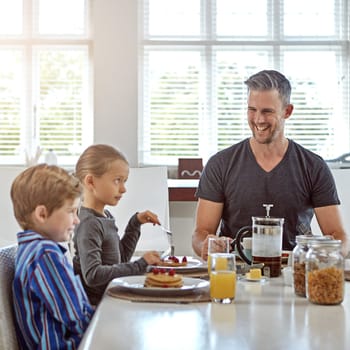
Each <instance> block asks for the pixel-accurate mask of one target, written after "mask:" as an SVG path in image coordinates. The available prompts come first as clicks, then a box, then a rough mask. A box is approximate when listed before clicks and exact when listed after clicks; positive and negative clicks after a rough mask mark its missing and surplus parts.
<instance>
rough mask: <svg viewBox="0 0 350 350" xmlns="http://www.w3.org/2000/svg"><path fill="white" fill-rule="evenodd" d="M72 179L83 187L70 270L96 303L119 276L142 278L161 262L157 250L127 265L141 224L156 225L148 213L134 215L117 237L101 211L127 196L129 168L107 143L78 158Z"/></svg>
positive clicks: (106, 213)
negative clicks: (74, 177)
mask: <svg viewBox="0 0 350 350" xmlns="http://www.w3.org/2000/svg"><path fill="white" fill-rule="evenodd" d="M75 175H76V176H77V177H78V179H79V180H80V181H81V183H82V184H83V189H84V191H83V203H82V207H81V208H80V211H79V219H80V224H79V225H78V226H77V227H76V228H75V234H74V238H73V241H74V248H75V256H74V257H73V266H74V271H75V273H77V274H79V275H80V276H81V279H82V282H83V285H84V288H85V290H86V292H87V294H88V297H89V299H90V302H91V304H93V305H97V304H98V303H99V301H100V300H101V298H102V296H103V293H104V291H105V289H106V287H107V285H108V283H109V282H110V281H111V280H112V279H114V278H116V277H121V276H128V275H140V274H143V273H145V272H146V269H147V266H148V265H153V264H158V263H159V262H160V257H159V254H158V253H157V252H155V251H149V252H146V253H145V254H144V255H143V256H142V257H141V258H140V259H138V260H136V261H134V262H130V259H131V257H132V255H133V253H134V251H135V248H136V244H137V242H138V240H139V237H140V227H141V225H142V224H145V223H152V224H154V225H156V224H157V225H160V222H159V220H158V217H157V215H156V214H154V213H153V212H151V211H149V210H146V211H144V212H138V213H135V214H134V215H133V216H132V217H131V218H130V220H129V223H128V225H127V227H126V229H125V233H124V235H123V237H122V238H120V236H119V233H118V228H117V226H116V224H115V219H114V217H113V216H112V214H111V213H110V212H109V211H108V210H107V209H106V208H105V206H106V205H110V206H115V205H117V204H118V202H119V201H120V200H121V198H122V196H123V194H124V193H125V192H126V188H125V183H126V181H127V179H128V175H129V164H128V161H127V160H126V158H125V156H124V155H123V154H122V153H121V152H119V151H118V150H116V149H115V148H113V147H111V146H109V145H102V144H100V145H92V146H90V147H88V148H87V149H86V150H85V151H84V152H83V153H82V154H81V156H80V158H79V160H78V162H77V164H76V168H75Z"/></svg>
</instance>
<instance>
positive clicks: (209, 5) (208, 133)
mask: <svg viewBox="0 0 350 350" xmlns="http://www.w3.org/2000/svg"><path fill="white" fill-rule="evenodd" d="M336 1H337V5H338V6H342V9H341V10H340V13H341V14H342V23H343V26H342V28H347V30H345V32H344V33H343V34H342V37H341V39H339V35H337V34H339V32H338V33H336V35H335V37H320V38H317V40H316V39H313V38H312V37H302V38H301V37H297V36H296V37H292V36H290V37H288V38H287V37H286V38H283V37H282V35H281V33H280V29H279V27H278V25H277V24H276V23H274V25H272V24H273V23H271V22H270V24H271V25H270V26H269V29H270V30H269V34H268V36H269V37H268V38H267V39H266V38H265V39H263V40H262V39H261V38H255V39H254V40H249V41H248V40H247V41H245V40H244V38H241V39H240V40H232V39H231V38H222V37H221V38H216V37H215V35H214V29H213V28H214V25H215V23H214V22H213V21H211V14H212V13H213V11H214V5H215V0H201V9H202V11H203V14H204V15H203V16H202V17H201V19H202V23H201V34H200V35H199V36H198V37H197V38H190V37H186V38H180V37H177V38H175V37H173V38H171V37H164V36H162V35H158V36H151V35H149V34H148V33H149V30H148V28H149V23H148V21H147V19H146V17H145V16H144V12H145V11H146V12H147V11H148V7H147V6H148V1H147V0H142V1H140V2H139V5H140V6H139V29H140V30H139V130H138V132H139V141H138V156H139V163H140V164H141V165H150V164H155V165H159V164H164V165H176V164H177V158H181V157H183V155H181V154H179V155H178V156H177V157H157V156H152V155H151V154H150V151H149V150H150V142H151V140H150V136H149V135H150V117H149V115H148V113H149V110H150V108H149V103H150V101H149V100H148V98H149V96H148V90H147V88H145V80H146V71H145V65H144V59H145V57H147V51H148V50H150V51H152V50H162V49H167V48H169V49H173V50H177V49H178V50H181V49H182V48H183V47H185V48H188V49H197V50H198V51H201V52H203V57H204V61H205V62H204V63H203V67H205V68H203V70H204V69H205V70H206V84H209V86H210V84H211V83H210V82H213V81H214V77H213V75H212V66H211V62H210V60H211V57H212V56H211V55H212V51H213V48H215V47H216V46H217V45H220V46H221V47H223V48H225V47H227V48H228V47H237V48H238V47H240V46H244V45H245V46H246V47H253V46H255V47H256V48H257V49H259V48H261V49H263V48H265V50H267V51H269V50H270V51H271V52H273V60H272V62H271V65H272V66H273V69H277V70H280V71H282V72H283V71H284V67H283V64H282V63H281V61H280V60H279V58H280V57H281V56H280V55H281V54H283V52H287V51H288V50H289V49H290V48H291V49H293V48H294V49H296V48H298V47H310V48H312V47H315V48H316V47H323V48H327V47H328V48H330V49H332V48H334V49H335V50H337V51H338V52H339V57H343V62H342V73H343V77H344V81H343V82H342V83H344V82H345V83H346V84H347V87H346V89H343V94H345V95H348V96H349V95H350V63H349V62H350V59H349V57H350V37H349V21H350V20H349V18H348V17H349V16H347V15H346V14H350V8H349V7H350V5H349V4H348V1H347V0H344V1H343V0H336ZM281 3H283V0H268V6H269V9H270V11H272V12H273V13H272V17H271V18H279V11H280V9H281ZM281 27H282V25H281ZM337 30H338V31H339V30H340V27H339V26H338V27H337ZM246 39H248V38H246ZM346 57H347V59H346ZM208 67H209V68H208ZM339 67H340V66H339ZM320 70H322V68H321V67H320ZM204 90H205V94H204V95H203V96H202V99H203V100H202V101H201V102H202V103H203V104H206V106H208V107H207V110H206V113H207V114H210V113H211V110H212V109H213V108H214V106H213V103H212V101H213V98H212V95H211V92H210V91H213V90H211V89H210V87H209V88H206V89H204ZM293 91H294V89H293ZM292 98H293V95H292ZM292 103H293V101H292ZM342 111H343V113H342V115H344V113H345V112H346V111H348V115H347V116H346V118H345V119H344V120H345V122H344V123H345V124H348V125H347V132H346V133H344V127H343V126H341V127H339V128H338V129H339V130H338V131H336V132H338V134H337V136H336V138H341V139H342V140H343V145H342V146H341V147H338V149H336V150H334V153H337V154H339V155H340V154H341V153H347V152H349V151H350V125H349V123H350V116H349V114H350V96H349V97H348V98H344V99H343V106H342ZM242 112H244V114H242V118H245V110H244V111H242ZM213 115H215V113H213ZM199 118H201V116H199ZM210 123H211V127H208V125H210ZM288 123H289V121H287V123H286V135H287V137H290V136H289V135H288V128H289V124H288ZM200 124H201V125H202V128H201V131H200V132H201V133H204V136H203V140H202V142H201V145H200V147H199V151H198V154H197V156H198V157H202V158H203V159H204V160H206V159H208V158H209V157H210V156H211V155H212V154H213V153H215V152H216V151H218V150H219V149H217V148H216V147H215V146H213V144H209V145H208V143H207V142H206V141H207V140H212V139H215V137H216V134H215V133H216V121H215V117H213V118H212V119H208V118H204V119H202V120H201V123H200ZM345 126H346V125H345ZM250 134H251V133H250V130H249V129H246V130H243V131H242V138H243V137H244V136H250ZM344 134H345V135H344ZM214 143H215V142H214ZM305 147H307V145H305ZM314 151H315V152H319V153H321V155H322V150H314Z"/></svg>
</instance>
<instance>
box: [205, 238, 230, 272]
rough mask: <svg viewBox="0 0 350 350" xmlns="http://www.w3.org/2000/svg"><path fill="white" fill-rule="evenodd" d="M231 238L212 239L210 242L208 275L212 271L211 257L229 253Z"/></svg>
mask: <svg viewBox="0 0 350 350" xmlns="http://www.w3.org/2000/svg"><path fill="white" fill-rule="evenodd" d="M229 251H230V238H229V237H224V236H223V237H210V238H209V240H208V273H209V275H210V270H211V255H212V254H215V253H229Z"/></svg>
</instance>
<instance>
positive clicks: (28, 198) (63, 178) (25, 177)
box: [11, 164, 82, 230]
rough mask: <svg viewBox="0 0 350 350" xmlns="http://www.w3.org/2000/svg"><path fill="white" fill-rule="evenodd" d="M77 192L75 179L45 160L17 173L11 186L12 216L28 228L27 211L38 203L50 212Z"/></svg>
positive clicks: (28, 218) (78, 191)
mask: <svg viewBox="0 0 350 350" xmlns="http://www.w3.org/2000/svg"><path fill="white" fill-rule="evenodd" d="M81 193H82V186H81V184H80V182H79V180H78V179H77V178H75V177H74V176H72V175H70V174H69V173H68V172H67V171H66V170H64V169H62V168H60V167H58V166H55V165H47V164H39V165H36V166H33V167H30V168H28V169H26V170H24V171H23V172H22V173H21V174H19V175H18V176H17V177H16V178H15V180H14V181H13V183H12V186H11V199H12V204H13V211H14V214H15V217H16V220H17V222H18V224H19V225H20V226H21V227H22V228H23V229H24V230H29V229H32V228H33V227H32V224H33V223H32V220H31V214H32V213H33V211H34V210H35V208H36V207H37V206H38V205H44V206H45V207H46V209H47V211H48V215H49V216H50V215H51V214H52V212H53V211H54V210H55V209H59V208H61V207H62V206H63V205H64V203H65V201H66V200H74V199H76V198H78V197H80V196H81Z"/></svg>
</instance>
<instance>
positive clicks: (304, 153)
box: [289, 140, 326, 164]
mask: <svg viewBox="0 0 350 350" xmlns="http://www.w3.org/2000/svg"><path fill="white" fill-rule="evenodd" d="M289 141H290V145H291V152H292V155H293V156H297V157H302V158H304V159H305V160H306V161H308V162H316V163H321V164H326V163H325V161H324V159H323V158H322V157H321V156H320V155H318V154H317V153H315V152H313V151H311V150H309V149H307V148H305V147H304V146H302V145H301V144H299V143H297V142H295V141H293V140H289Z"/></svg>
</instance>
